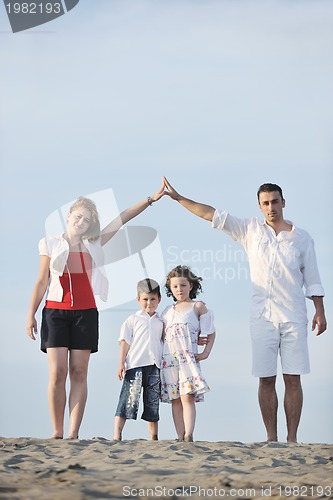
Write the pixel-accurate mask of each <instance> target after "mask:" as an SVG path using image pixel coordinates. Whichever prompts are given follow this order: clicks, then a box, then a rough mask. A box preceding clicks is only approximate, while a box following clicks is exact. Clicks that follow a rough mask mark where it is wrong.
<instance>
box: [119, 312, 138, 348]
mask: <svg viewBox="0 0 333 500" xmlns="http://www.w3.org/2000/svg"><path fill="white" fill-rule="evenodd" d="M133 326H134V315H132V316H129V317H128V318H127V320H126V321H124V323H123V324H122V325H121V329H120V334H119V338H118V342H121V341H122V340H125V342H127V344H129V345H131V343H132V339H133Z"/></svg>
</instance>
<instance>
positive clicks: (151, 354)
mask: <svg viewBox="0 0 333 500" xmlns="http://www.w3.org/2000/svg"><path fill="white" fill-rule="evenodd" d="M162 334H163V321H162V320H161V318H160V317H159V315H158V313H156V312H155V314H154V315H153V316H149V314H148V313H147V312H146V311H144V310H143V309H141V310H140V311H137V312H136V313H134V314H132V315H131V316H129V317H128V318H127V320H126V321H125V322H124V323H123V324H122V327H121V330H120V336H119V339H118V342H121V341H122V340H125V341H126V342H127V344H129V345H130V348H129V351H128V353H127V356H126V360H125V364H126V369H127V370H130V369H131V368H138V367H139V366H149V365H156V366H157V367H158V368H160V366H161V359H162V350H163V341H162Z"/></svg>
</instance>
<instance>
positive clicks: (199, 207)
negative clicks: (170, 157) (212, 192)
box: [163, 177, 215, 221]
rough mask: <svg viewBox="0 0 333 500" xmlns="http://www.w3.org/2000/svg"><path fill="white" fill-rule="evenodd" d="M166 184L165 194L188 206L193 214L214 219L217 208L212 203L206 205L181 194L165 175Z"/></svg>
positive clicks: (210, 219)
mask: <svg viewBox="0 0 333 500" xmlns="http://www.w3.org/2000/svg"><path fill="white" fill-rule="evenodd" d="M163 182H164V186H165V187H166V189H167V190H166V191H164V193H165V194H167V195H168V196H170V198H172V199H173V200H176V201H178V202H179V203H180V204H181V205H183V207H185V208H187V210H189V211H190V212H192V214H194V215H197V216H198V217H201V218H202V219H205V220H209V221H212V220H213V215H214V212H215V208H213V207H211V206H210V205H204V204H203V203H198V202H197V201H193V200H190V199H189V198H185V197H184V196H182V195H181V194H179V193H177V191H176V190H175V189H174V188H173V187H172V186H171V184H170V183H169V181H168V180H167V179H166V178H165V177H163Z"/></svg>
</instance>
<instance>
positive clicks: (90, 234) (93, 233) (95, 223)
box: [69, 196, 101, 241]
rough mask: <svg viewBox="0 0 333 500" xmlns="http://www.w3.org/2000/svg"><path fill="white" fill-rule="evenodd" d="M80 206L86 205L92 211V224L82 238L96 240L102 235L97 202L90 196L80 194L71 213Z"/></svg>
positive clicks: (70, 210)
mask: <svg viewBox="0 0 333 500" xmlns="http://www.w3.org/2000/svg"><path fill="white" fill-rule="evenodd" d="M79 207H84V208H86V209H87V210H89V211H90V224H89V228H88V229H87V231H86V232H85V234H84V235H83V236H82V238H84V239H86V240H89V241H96V240H97V239H98V238H99V237H100V235H101V225H100V222H99V215H98V212H97V208H96V204H95V202H93V201H92V200H91V199H90V198H85V197H84V196H79V198H77V199H76V200H75V201H74V203H73V205H72V206H71V207H70V209H69V213H72V212H73V211H74V210H77V209H78V208H79Z"/></svg>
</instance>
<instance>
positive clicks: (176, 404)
mask: <svg viewBox="0 0 333 500" xmlns="http://www.w3.org/2000/svg"><path fill="white" fill-rule="evenodd" d="M172 417H173V422H174V424H175V428H176V432H177V436H178V440H179V441H183V440H184V435H185V426H184V420H183V405H182V401H181V399H180V398H178V399H173V400H172Z"/></svg>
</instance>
